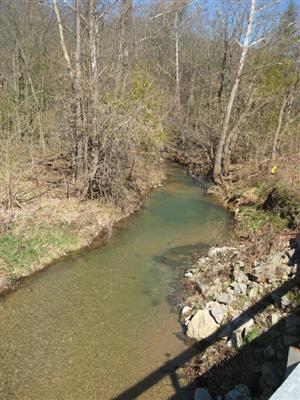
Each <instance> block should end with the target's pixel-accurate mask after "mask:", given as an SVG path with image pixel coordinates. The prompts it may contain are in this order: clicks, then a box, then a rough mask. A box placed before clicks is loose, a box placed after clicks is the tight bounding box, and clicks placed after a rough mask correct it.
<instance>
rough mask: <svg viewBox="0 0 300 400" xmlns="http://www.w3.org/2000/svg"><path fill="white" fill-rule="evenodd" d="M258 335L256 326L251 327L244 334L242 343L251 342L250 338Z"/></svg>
mask: <svg viewBox="0 0 300 400" xmlns="http://www.w3.org/2000/svg"><path fill="white" fill-rule="evenodd" d="M259 335H260V331H259V329H258V328H253V329H251V330H249V331H248V332H247V333H246V335H245V338H244V343H245V344H248V343H250V342H252V340H254V339H256V338H257V337H258V336H259Z"/></svg>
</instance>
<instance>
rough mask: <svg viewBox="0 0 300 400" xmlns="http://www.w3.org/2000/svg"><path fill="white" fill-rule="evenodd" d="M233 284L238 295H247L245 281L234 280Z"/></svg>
mask: <svg viewBox="0 0 300 400" xmlns="http://www.w3.org/2000/svg"><path fill="white" fill-rule="evenodd" d="M231 286H232V287H233V290H234V293H235V294H237V295H242V294H243V295H245V294H246V293H247V286H246V285H245V284H244V283H238V282H233V284H232V285H231Z"/></svg>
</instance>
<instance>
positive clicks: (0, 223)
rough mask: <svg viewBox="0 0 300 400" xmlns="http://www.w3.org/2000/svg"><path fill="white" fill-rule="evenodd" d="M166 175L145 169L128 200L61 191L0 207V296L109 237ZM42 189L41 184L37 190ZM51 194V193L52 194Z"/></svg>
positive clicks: (158, 170) (159, 171) (160, 171)
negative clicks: (119, 202)
mask: <svg viewBox="0 0 300 400" xmlns="http://www.w3.org/2000/svg"><path fill="white" fill-rule="evenodd" d="M163 179H164V173H163V168H162V165H161V166H160V167H159V168H158V167H156V168H153V169H152V168H145V169H144V170H143V176H141V178H140V180H139V181H138V182H139V185H138V187H136V188H135V190H132V191H130V192H128V193H127V197H126V203H125V204H124V205H122V207H121V206H116V205H115V204H113V203H111V202H109V201H104V200H102V201H100V200H88V201H80V199H78V198H76V197H72V196H70V197H69V198H67V197H66V195H65V194H64V193H62V192H61V190H55V191H51V192H47V193H45V194H44V195H42V196H39V197H36V198H34V199H32V200H30V201H27V202H26V203H22V204H20V205H19V207H13V208H9V209H7V208H4V207H2V208H1V209H0V227H1V230H2V232H1V233H2V234H1V235H0V294H1V293H2V294H3V293H7V292H9V291H11V290H13V289H14V288H15V287H16V286H17V283H18V281H20V279H22V278H25V277H28V276H30V275H32V274H34V273H36V272H37V271H39V270H42V269H43V268H45V267H47V266H48V265H49V264H51V263H53V262H54V261H56V260H58V259H59V258H61V257H63V256H65V255H67V254H69V253H72V252H74V251H78V250H80V249H82V248H84V247H88V246H90V245H91V244H92V243H93V241H94V240H95V239H96V238H98V237H99V236H104V237H106V238H107V239H108V238H109V237H110V234H111V231H112V228H113V225H114V224H116V223H117V222H119V221H121V220H122V219H124V218H126V217H127V216H128V215H130V214H132V213H133V212H134V211H136V210H137V209H138V208H139V206H140V205H141V200H142V197H143V195H144V194H145V193H146V192H147V191H148V190H149V189H151V188H152V187H154V186H156V185H158V184H159V183H160V182H161V181H162V180H163ZM44 189H45V188H43V187H41V186H39V189H38V190H39V192H41V193H43V191H45V190H44ZM50 193H51V194H50Z"/></svg>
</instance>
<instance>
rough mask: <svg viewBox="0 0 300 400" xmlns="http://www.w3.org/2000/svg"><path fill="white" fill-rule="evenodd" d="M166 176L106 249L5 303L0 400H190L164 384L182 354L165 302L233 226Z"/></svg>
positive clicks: (191, 185) (174, 175) (184, 182)
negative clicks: (192, 264)
mask: <svg viewBox="0 0 300 400" xmlns="http://www.w3.org/2000/svg"><path fill="white" fill-rule="evenodd" d="M169 175H170V176H169V179H168V181H167V182H166V184H165V185H164V186H163V187H161V188H157V189H155V190H154V191H153V192H152V193H151V194H150V195H149V196H148V199H147V201H146V205H145V207H144V208H143V209H142V210H140V211H139V212H138V213H137V214H136V215H134V216H133V217H131V218H130V219H129V221H128V222H127V223H126V224H125V225H124V226H123V227H121V228H119V229H115V231H114V233H113V236H112V239H111V241H110V242H109V243H108V244H107V245H105V246H103V247H100V248H98V249H94V250H91V251H88V252H86V253H85V254H84V255H80V256H74V257H70V258H68V259H67V260H65V261H62V262H60V263H58V264H56V265H54V266H52V267H51V268H49V269H47V270H46V271H44V272H42V273H40V274H39V275H37V276H35V277H33V278H32V279H29V280H27V281H26V282H25V283H24V284H23V285H22V286H21V287H20V288H19V289H18V290H17V291H16V292H14V293H12V294H11V295H9V296H7V297H6V298H5V299H4V300H3V301H2V302H1V304H0V307H1V309H0V313H1V314H0V316H1V320H0V323H1V325H0V329H1V331H0V335H1V336H0V337H1V353H0V363H1V366H0V398H1V399H2V400H108V399H118V400H119V399H120V400H130V399H135V398H139V399H153V400H154V399H155V400H159V399H161V400H168V399H173V398H174V399H175V398H176V399H177V398H178V399H179V398H180V399H182V400H184V399H189V398H190V397H189V395H190V394H189V392H188V391H186V392H184V390H183V391H182V393H183V394H179V393H181V392H180V391H181V389H180V388H179V386H180V385H179V386H178V385H177V383H176V384H174V379H172V377H170V376H169V375H168V374H166V375H165V374H164V368H163V367H164V366H165V365H166V362H168V361H170V360H172V359H173V358H174V357H176V356H178V355H180V354H181V353H182V352H184V351H186V349H187V344H186V343H185V342H184V340H183V335H182V334H181V329H180V325H179V323H178V322H177V319H178V314H177V312H174V310H173V311H172V306H171V302H170V296H171V295H172V293H173V292H174V285H175V282H176V278H178V274H182V268H183V265H184V264H185V263H186V262H188V261H189V257H188V255H189V254H191V253H193V252H196V253H197V252H198V251H199V250H201V249H202V248H205V247H207V246H209V245H213V244H215V243H216V242H217V241H218V240H220V239H221V238H224V236H225V235H226V234H228V229H229V217H228V214H227V213H226V212H225V211H224V210H223V209H222V208H220V207H218V206H217V205H216V204H214V203H213V202H212V200H211V199H209V198H207V197H205V195H204V188H202V187H201V185H199V184H197V183H195V182H193V181H192V180H191V178H190V177H188V176H186V175H184V173H183V171H182V170H181V169H180V168H179V167H171V168H170V171H169ZM167 364H168V363H167ZM149 374H152V375H149ZM147 377H148V378H147ZM130 388H132V389H130ZM128 389H130V390H129V391H128V392H126V390H128ZM183 389H184V388H183ZM122 393H123V394H122ZM184 393H185V394H184ZM172 396H175V397H172ZM176 396H177V397H176ZM178 396H179V397H178Z"/></svg>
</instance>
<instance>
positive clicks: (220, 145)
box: [213, 0, 256, 184]
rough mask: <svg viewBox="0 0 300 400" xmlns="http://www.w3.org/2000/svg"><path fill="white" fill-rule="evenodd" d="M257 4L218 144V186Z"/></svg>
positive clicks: (252, 9)
mask: <svg viewBox="0 0 300 400" xmlns="http://www.w3.org/2000/svg"><path fill="white" fill-rule="evenodd" d="M255 4H256V0H252V1H251V9H250V14H249V20H248V26H247V31H246V34H245V39H244V42H243V45H242V54H241V58H240V61H239V67H238V72H237V75H236V78H235V82H234V85H233V87H232V90H231V93H230V97H229V101H228V104H227V107H226V111H225V116H224V120H223V125H222V130H221V134H220V138H219V142H218V145H217V149H216V154H215V160H214V168H213V177H214V181H215V182H216V183H217V184H222V159H223V150H224V145H225V141H226V137H227V132H228V127H229V122H230V117H231V112H232V108H233V104H234V100H235V97H236V94H237V90H238V87H239V83H240V79H241V76H242V72H243V69H244V65H245V60H246V56H247V53H248V49H249V44H250V41H251V33H252V29H253V22H254V16H255Z"/></svg>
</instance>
